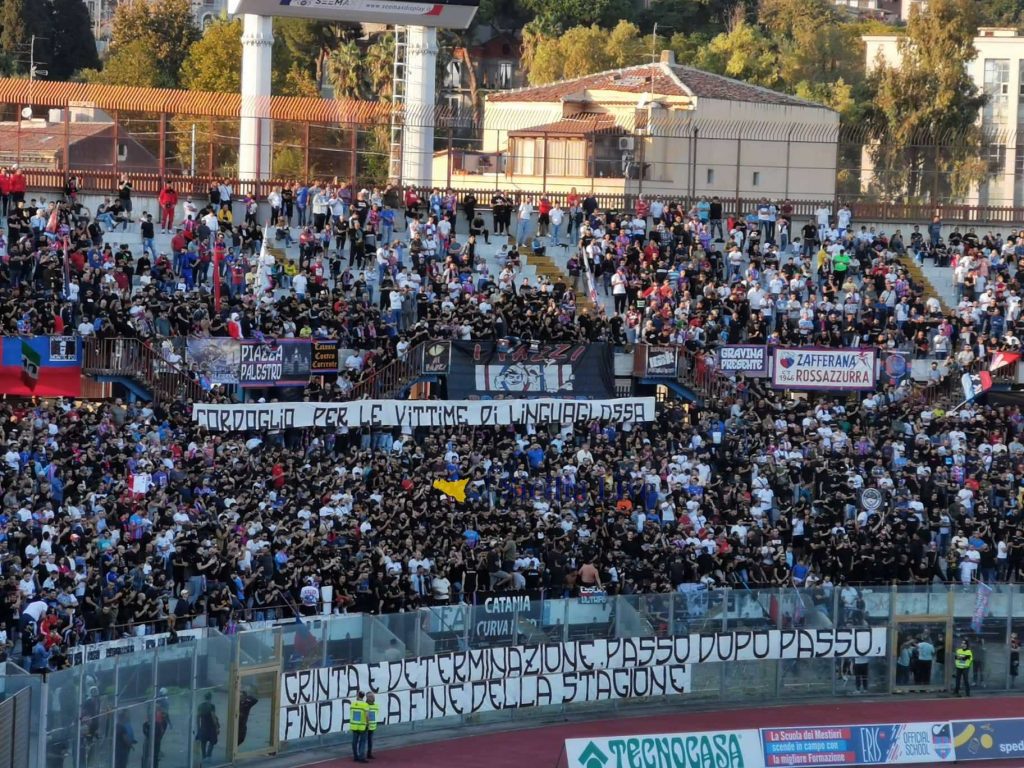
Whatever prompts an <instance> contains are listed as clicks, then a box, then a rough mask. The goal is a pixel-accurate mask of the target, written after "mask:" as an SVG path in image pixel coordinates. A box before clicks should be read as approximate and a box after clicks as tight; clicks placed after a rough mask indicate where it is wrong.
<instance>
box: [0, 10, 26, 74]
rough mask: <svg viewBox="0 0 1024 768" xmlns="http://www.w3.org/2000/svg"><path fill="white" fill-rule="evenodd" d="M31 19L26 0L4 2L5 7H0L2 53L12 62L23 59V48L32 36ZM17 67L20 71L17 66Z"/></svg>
mask: <svg viewBox="0 0 1024 768" xmlns="http://www.w3.org/2000/svg"><path fill="white" fill-rule="evenodd" d="M31 18H32V15H31V14H30V13H28V9H27V8H26V0H3V6H0V52H2V53H3V54H4V56H6V57H7V58H8V59H10V60H11V61H12V62H16V61H17V60H18V59H20V58H21V55H22V52H23V47H24V46H25V44H26V43H27V42H28V41H29V38H30V37H31V36H32V33H31V32H29V28H28V22H29V20H30V19H31ZM16 67H17V68H18V69H20V67H18V65H17V64H16Z"/></svg>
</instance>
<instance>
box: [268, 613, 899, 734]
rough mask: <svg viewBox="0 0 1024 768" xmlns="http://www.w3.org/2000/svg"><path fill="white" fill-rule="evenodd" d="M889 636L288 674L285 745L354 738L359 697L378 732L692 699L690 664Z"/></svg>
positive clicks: (835, 651)
mask: <svg viewBox="0 0 1024 768" xmlns="http://www.w3.org/2000/svg"><path fill="white" fill-rule="evenodd" d="M885 650H886V630H885V628H884V627H871V628H858V629H817V630H813V629H806V630H778V629H772V630H761V631H746V632H727V633H721V634H717V635H697V634H694V635H684V636H681V637H665V638H656V637H649V638H623V639H613V640H605V639H598V640H582V641H577V642H568V643H551V644H545V645H536V646H512V647H504V648H487V649H481V650H470V651H459V652H451V653H439V654H436V655H434V656H424V657H421V658H416V659H403V660H401V661H393V662H387V661H385V662H379V663H375V664H349V665H345V666H340V667H320V668H317V669H309V670H300V671H294V672H285V673H283V674H282V675H281V686H280V691H281V698H280V702H279V706H280V713H279V718H278V724H279V733H280V739H281V741H292V740H295V739H304V738H310V737H313V736H320V735H323V734H326V733H338V732H340V731H344V730H348V713H349V705H350V703H351V701H352V699H353V698H354V697H355V695H356V693H357V692H358V691H363V692H364V693H373V694H374V695H375V696H376V699H377V703H378V704H379V705H380V722H381V723H384V724H387V723H391V724H394V723H408V722H413V721H419V720H429V719H433V718H441V717H453V716H458V715H470V714H475V713H478V712H493V711H497V710H504V709H519V708H523V707H545V706H554V705H561V704H575V703H581V702H593V701H610V700H613V699H633V698H647V697H651V696H671V695H678V694H684V693H689V691H690V674H691V665H692V664H704V663H713V662H735V661H771V660H788V659H822V658H825V659H838V658H849V657H854V656H860V657H868V656H884V655H885Z"/></svg>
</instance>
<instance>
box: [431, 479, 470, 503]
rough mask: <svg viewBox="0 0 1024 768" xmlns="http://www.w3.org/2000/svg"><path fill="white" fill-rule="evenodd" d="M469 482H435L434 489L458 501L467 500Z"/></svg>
mask: <svg viewBox="0 0 1024 768" xmlns="http://www.w3.org/2000/svg"><path fill="white" fill-rule="evenodd" d="M468 482H469V480H455V481H454V482H452V481H450V480H435V481H434V488H437V490H439V491H440V492H441V493H443V494H445V495H446V496H451V497H452V498H453V499H455V500H456V501H465V500H466V483H468Z"/></svg>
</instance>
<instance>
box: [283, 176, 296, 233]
mask: <svg viewBox="0 0 1024 768" xmlns="http://www.w3.org/2000/svg"><path fill="white" fill-rule="evenodd" d="M281 209H282V212H283V214H284V220H285V221H287V222H288V226H291V224H292V212H293V211H294V210H295V192H294V191H293V190H292V188H291V186H290V185H288V184H285V185H284V189H282V190H281Z"/></svg>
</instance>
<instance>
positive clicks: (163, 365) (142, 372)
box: [82, 337, 201, 403]
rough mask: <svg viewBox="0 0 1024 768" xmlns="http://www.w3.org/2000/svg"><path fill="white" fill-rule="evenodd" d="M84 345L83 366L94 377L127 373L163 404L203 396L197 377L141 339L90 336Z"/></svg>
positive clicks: (126, 374)
mask: <svg viewBox="0 0 1024 768" xmlns="http://www.w3.org/2000/svg"><path fill="white" fill-rule="evenodd" d="M83 346H84V358H83V360H84V362H83V366H82V369H83V371H84V372H85V373H87V374H89V375H90V376H125V377H127V378H129V379H132V380H133V381H136V382H138V383H139V384H141V385H142V386H143V387H145V388H146V389H148V390H149V391H150V392H151V393H152V395H153V399H154V400H155V401H156V402H159V403H168V402H173V401H174V400H184V401H190V400H197V399H199V396H200V393H201V388H200V386H199V384H198V382H197V381H196V379H195V377H194V376H193V375H192V374H191V373H190V372H189V371H188V370H186V369H185V368H183V367H181V366H179V365H177V364H175V363H172V362H168V361H167V360H166V359H165V357H164V355H163V354H162V353H161V352H160V350H158V349H154V348H153V347H152V346H150V345H149V344H148V343H146V342H144V341H142V340H140V339H133V338H129V337H114V338H105V339H97V338H88V339H85V340H84V344H83Z"/></svg>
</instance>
